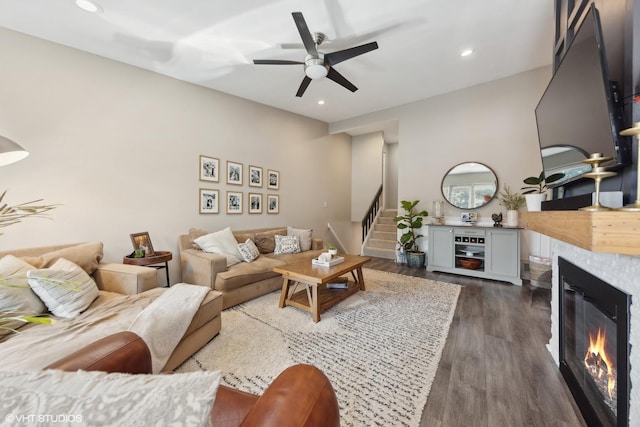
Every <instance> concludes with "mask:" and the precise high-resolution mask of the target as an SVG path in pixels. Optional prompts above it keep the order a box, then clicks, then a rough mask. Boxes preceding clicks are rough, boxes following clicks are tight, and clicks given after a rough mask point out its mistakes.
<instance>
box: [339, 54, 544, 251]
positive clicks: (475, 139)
mask: <svg viewBox="0 0 640 427" xmlns="http://www.w3.org/2000/svg"><path fill="white" fill-rule="evenodd" d="M550 76H551V68H550V67H543V68H539V69H535V70H531V71H528V72H524V73H521V74H517V75H514V76H511V77H507V78H504V79H500V80H496V81H492V82H489V83H485V84H482V85H478V86H474V87H470V88H467V89H464V90H460V91H456V92H451V93H448V94H445V95H441V96H437V97H433V98H429V99H425V100H422V101H419V102H415V103H411V104H407V105H403V106H400V107H396V108H390V109H388V110H384V111H378V112H375V113H372V114H368V115H364V116H361V117H356V118H352V119H348V120H344V121H341V122H335V123H331V124H330V126H329V130H330V132H342V131H345V130H348V129H350V128H355V127H358V126H363V125H365V124H367V123H374V122H380V121H385V120H390V119H397V120H398V122H399V129H400V133H399V134H400V142H399V175H398V199H399V200H415V199H419V200H421V203H420V205H419V206H418V208H421V209H427V210H429V209H430V208H431V206H432V202H433V201H435V200H441V199H442V194H441V190H440V187H441V182H442V177H443V176H444V174H445V173H446V172H447V171H448V170H449V169H450V168H451V167H453V166H455V165H456V164H459V163H462V162H468V161H475V162H480V163H484V164H486V165H487V166H489V167H491V168H492V169H493V170H494V171H495V172H496V175H497V176H498V185H499V188H500V190H502V189H503V188H504V186H505V184H506V185H509V187H510V188H511V189H512V190H519V189H520V187H522V185H523V183H522V180H523V179H524V178H526V177H528V176H532V175H536V176H537V175H538V174H539V173H540V171H541V170H542V162H541V159H540V152H539V144H538V139H537V138H538V137H537V128H536V120H535V114H534V110H535V106H536V105H537V103H538V101H539V100H540V97H541V96H542V93H543V92H544V89H545V88H546V86H547V83H548V81H549V78H550ZM445 210H446V214H447V216H448V217H452V218H459V215H460V213H461V212H462V210H461V209H458V208H454V207H453V206H451V205H447V206H446V207H445ZM500 211H502V212H504V213H505V214H506V210H505V209H504V207H503V206H501V205H500V204H499V203H498V201H497V200H496V199H494V200H492V201H491V202H490V203H489V204H488V205H487V206H485V207H483V208H480V209H477V210H476V212H478V214H479V216H480V221H485V222H487V221H488V222H489V223H492V221H491V214H492V213H495V212H500ZM522 249H523V250H522V257H523V258H526V257H527V256H528V247H523V248H522Z"/></svg>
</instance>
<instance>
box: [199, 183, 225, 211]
mask: <svg viewBox="0 0 640 427" xmlns="http://www.w3.org/2000/svg"><path fill="white" fill-rule="evenodd" d="M199 196H200V197H199V199H200V208H199V212H200V213H201V214H217V213H218V212H220V192H219V191H218V190H212V189H210V188H201V189H200V192H199Z"/></svg>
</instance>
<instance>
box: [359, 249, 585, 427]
mask: <svg viewBox="0 0 640 427" xmlns="http://www.w3.org/2000/svg"><path fill="white" fill-rule="evenodd" d="M365 267H367V268H372V269H378V270H385V271H390V272H393V273H399V274H406V275H410V276H417V277H424V278H427V279H432V280H439V281H442V282H449V283H455V284H458V285H462V286H463V287H462V289H461V292H460V297H459V299H458V305H457V307H456V311H455V314H454V318H453V321H452V324H451V329H450V330H449V336H448V338H447V342H446V344H445V348H444V350H443V354H442V359H441V360H440V365H439V366H438V371H437V373H436V377H435V380H434V382H433V385H432V387H431V392H430V394H429V399H428V401H427V404H426V406H425V408H424V411H423V414H422V423H421V425H422V426H424V427H457V426H465V427H469V426H473V427H485V426H486V427H502V426H505V427H512V426H513V427H519V426H532V427H538V426H540V427H544V426H558V427H560V426H562V427H569V426H571V427H573V426H576V427H581V426H586V424H585V422H584V420H583V419H582V416H581V415H580V411H579V410H578V408H577V406H576V405H575V402H574V400H573V397H572V396H571V393H570V392H569V390H568V388H567V386H566V385H565V383H564V380H563V379H562V376H561V375H560V372H559V371H558V369H557V367H556V365H555V363H554V361H553V359H552V358H551V355H550V354H549V352H548V351H547V348H546V344H547V343H548V342H549V338H550V336H551V320H550V311H551V309H550V300H551V292H550V291H549V290H545V289H539V288H535V287H532V286H530V285H529V284H528V283H527V282H528V281H525V285H524V286H522V287H519V286H514V285H512V284H509V283H505V282H497V281H492V280H483V279H475V278H469V277H464V276H458V275H452V274H445V273H437V272H427V271H426V269H414V268H408V267H406V266H399V265H397V264H396V263H395V262H394V261H392V260H386V259H381V258H372V260H371V262H369V263H367V264H366V265H365Z"/></svg>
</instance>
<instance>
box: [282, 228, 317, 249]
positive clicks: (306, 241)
mask: <svg viewBox="0 0 640 427" xmlns="http://www.w3.org/2000/svg"><path fill="white" fill-rule="evenodd" d="M312 233H313V230H305V229H302V228H293V227H289V226H287V236H298V237H300V250H301V251H308V250H310V249H311V234H312Z"/></svg>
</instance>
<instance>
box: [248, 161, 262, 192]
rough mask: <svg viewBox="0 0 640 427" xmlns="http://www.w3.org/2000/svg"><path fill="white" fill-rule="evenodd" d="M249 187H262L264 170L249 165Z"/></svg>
mask: <svg viewBox="0 0 640 427" xmlns="http://www.w3.org/2000/svg"><path fill="white" fill-rule="evenodd" d="M249 187H262V168H261V167H260V166H252V165H249Z"/></svg>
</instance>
